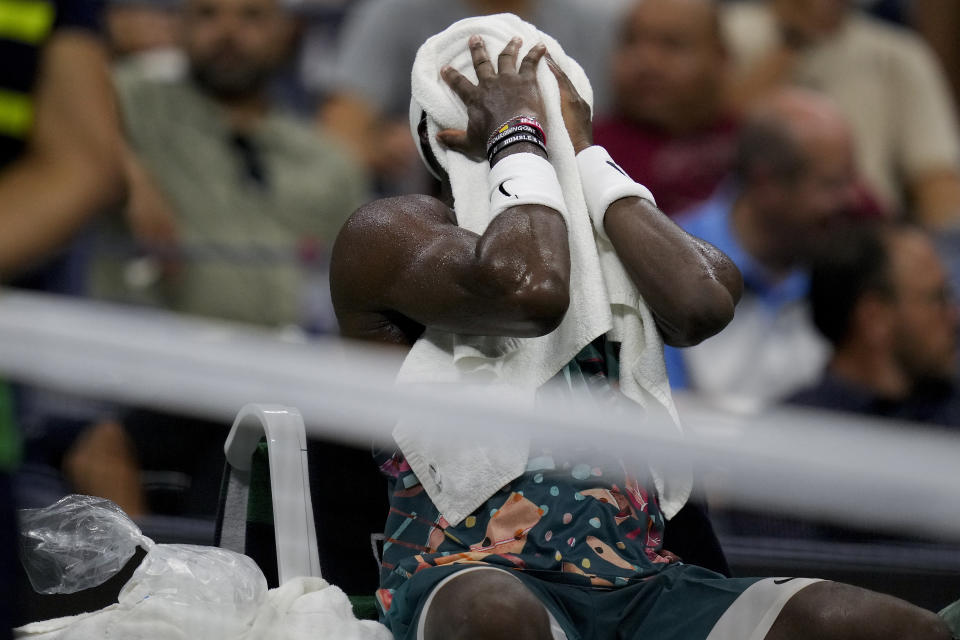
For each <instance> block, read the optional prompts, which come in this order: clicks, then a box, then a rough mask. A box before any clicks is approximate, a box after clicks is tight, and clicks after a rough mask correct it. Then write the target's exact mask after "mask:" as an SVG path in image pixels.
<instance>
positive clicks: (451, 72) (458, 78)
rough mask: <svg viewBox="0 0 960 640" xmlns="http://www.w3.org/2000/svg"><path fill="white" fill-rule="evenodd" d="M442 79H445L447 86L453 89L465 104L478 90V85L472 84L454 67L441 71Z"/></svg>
mask: <svg viewBox="0 0 960 640" xmlns="http://www.w3.org/2000/svg"><path fill="white" fill-rule="evenodd" d="M440 77H442V78H443V81H444V82H446V83H447V86H449V87H450V88H451V89H453V92H454V93H455V94H457V96H459V98H460V99H461V100H463V101H464V102H467V101H468V100H469V99H470V98H471V97H472V96H473V94H474V92H475V91H476V90H477V85H475V84H473V83H472V82H470V81H469V80H468V79H467V77H466V76H465V75H463V74H462V73H460V72H459V71H457V70H456V69H454V68H453V67H444V68H442V69H440Z"/></svg>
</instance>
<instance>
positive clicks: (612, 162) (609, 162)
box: [607, 160, 629, 178]
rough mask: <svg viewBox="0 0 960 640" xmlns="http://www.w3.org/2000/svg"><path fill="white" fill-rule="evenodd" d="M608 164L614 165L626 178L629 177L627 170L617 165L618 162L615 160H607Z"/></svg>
mask: <svg viewBox="0 0 960 640" xmlns="http://www.w3.org/2000/svg"><path fill="white" fill-rule="evenodd" d="M607 164H608V165H610V166H611V167H613V168H614V169H616V170H617V171H619V172H620V173H621V174H623V176H624V177H625V178H626V177H629V176H627V172H626V171H624V170H623V169H621V168H620V167H618V166H617V163H616V162H614V161H613V160H607Z"/></svg>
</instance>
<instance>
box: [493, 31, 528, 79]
mask: <svg viewBox="0 0 960 640" xmlns="http://www.w3.org/2000/svg"><path fill="white" fill-rule="evenodd" d="M521 44H523V40H521V39H520V38H516V37H515V38H511V39H510V42H508V43H507V46H505V47H504V48H503V51H501V52H500V57H498V58H497V73H504V72H508V73H515V72H516V70H517V54H518V53H519V52H520V45H521Z"/></svg>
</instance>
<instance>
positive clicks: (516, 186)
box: [488, 153, 567, 219]
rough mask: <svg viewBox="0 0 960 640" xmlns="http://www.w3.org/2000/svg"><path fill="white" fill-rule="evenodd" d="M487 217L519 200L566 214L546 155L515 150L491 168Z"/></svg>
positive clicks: (555, 175)
mask: <svg viewBox="0 0 960 640" xmlns="http://www.w3.org/2000/svg"><path fill="white" fill-rule="evenodd" d="M488 185H489V188H490V191H489V193H490V218H491V219H493V218H494V217H495V216H497V215H499V214H501V213H503V212H504V211H505V210H506V209H509V208H510V207H515V206H517V205H521V204H542V205H543V206H545V207H550V208H551V209H556V210H557V211H559V212H560V213H561V214H562V215H564V216H565V215H566V209H567V208H566V205H565V204H564V201H563V190H562V189H561V188H560V181H559V180H557V172H556V171H554V170H553V165H552V164H550V161H549V160H547V159H546V158H543V157H541V156H538V155H537V154H535V153H515V154H513V155H509V156H507V157H506V158H503V159H502V160H500V161H498V162H497V163H496V164H495V165H493V168H492V169H490V174H489V178H488Z"/></svg>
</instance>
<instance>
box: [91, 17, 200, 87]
mask: <svg viewBox="0 0 960 640" xmlns="http://www.w3.org/2000/svg"><path fill="white" fill-rule="evenodd" d="M177 1H178V0H109V4H108V7H107V12H106V27H107V38H108V39H109V42H110V49H111V53H112V54H113V57H114V59H115V60H116V61H117V63H119V64H120V65H122V66H134V67H137V68H138V69H139V71H140V73H143V74H144V75H147V76H148V77H152V78H158V79H159V78H167V79H175V78H179V77H180V76H182V75H183V73H184V72H185V71H186V60H185V58H184V56H183V52H182V51H181V50H180V47H179V28H180V27H179V24H178V20H179V14H178V13H177V11H176V5H177Z"/></svg>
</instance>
